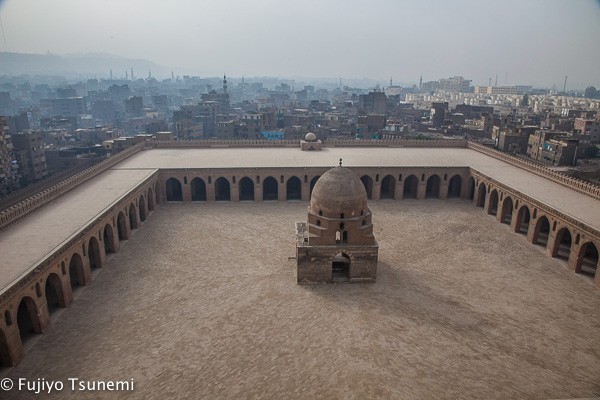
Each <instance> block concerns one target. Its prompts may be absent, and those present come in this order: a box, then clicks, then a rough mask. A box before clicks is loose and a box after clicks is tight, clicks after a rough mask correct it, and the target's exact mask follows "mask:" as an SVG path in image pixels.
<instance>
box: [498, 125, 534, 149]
mask: <svg viewBox="0 0 600 400" xmlns="http://www.w3.org/2000/svg"><path fill="white" fill-rule="evenodd" d="M496 128H498V127H496V126H494V131H496ZM536 129H538V127H537V126H514V127H506V128H501V129H499V133H498V134H497V140H498V146H497V149H498V150H502V151H505V152H508V153H519V154H526V153H527V148H528V146H527V144H528V143H529V135H531V134H532V133H534V132H535V131H536Z"/></svg>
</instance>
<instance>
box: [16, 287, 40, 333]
mask: <svg viewBox="0 0 600 400" xmlns="http://www.w3.org/2000/svg"><path fill="white" fill-rule="evenodd" d="M17 326H18V328H19V335H20V336H21V342H22V343H25V342H26V341H27V340H29V339H30V338H31V337H33V336H34V335H35V334H40V333H42V324H41V321H40V316H39V313H38V310H37V304H36V302H35V300H33V299H32V298H31V297H29V296H24V297H23V298H22V299H21V302H20V303H19V308H18V309H17Z"/></svg>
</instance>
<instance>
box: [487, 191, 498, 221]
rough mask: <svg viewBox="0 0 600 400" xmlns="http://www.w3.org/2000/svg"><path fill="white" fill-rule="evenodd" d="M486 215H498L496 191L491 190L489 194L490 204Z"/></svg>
mask: <svg viewBox="0 0 600 400" xmlns="http://www.w3.org/2000/svg"><path fill="white" fill-rule="evenodd" d="M488 214H489V215H496V214H498V192H497V191H496V189H494V190H492V193H490V203H489V205H488Z"/></svg>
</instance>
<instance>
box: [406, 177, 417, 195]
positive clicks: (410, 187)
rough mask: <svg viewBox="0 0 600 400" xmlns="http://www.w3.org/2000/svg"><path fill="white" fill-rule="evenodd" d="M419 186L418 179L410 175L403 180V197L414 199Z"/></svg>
mask: <svg viewBox="0 0 600 400" xmlns="http://www.w3.org/2000/svg"><path fill="white" fill-rule="evenodd" d="M418 187H419V179H417V177H416V176H414V175H410V176H409V177H408V178H406V179H405V180H404V190H403V192H404V196H403V197H404V198H405V199H416V198H417V190H418Z"/></svg>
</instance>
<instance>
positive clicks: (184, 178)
mask: <svg viewBox="0 0 600 400" xmlns="http://www.w3.org/2000/svg"><path fill="white" fill-rule="evenodd" d="M183 183H184V185H187V176H184V177H183Z"/></svg>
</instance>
